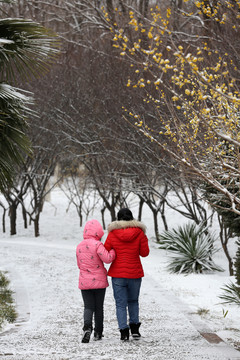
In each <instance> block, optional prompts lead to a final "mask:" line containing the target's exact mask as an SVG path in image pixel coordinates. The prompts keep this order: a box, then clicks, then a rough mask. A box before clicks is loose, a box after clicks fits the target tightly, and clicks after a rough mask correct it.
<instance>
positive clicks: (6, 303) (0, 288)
mask: <svg viewBox="0 0 240 360" xmlns="http://www.w3.org/2000/svg"><path fill="white" fill-rule="evenodd" d="M8 286H9V280H8V278H7V277H6V276H5V274H4V273H3V272H2V271H0V330H1V329H2V326H3V324H4V322H5V321H7V322H9V323H13V322H14V321H15V320H16V318H17V312H16V310H15V306H14V305H13V292H12V291H11V290H9V288H8Z"/></svg>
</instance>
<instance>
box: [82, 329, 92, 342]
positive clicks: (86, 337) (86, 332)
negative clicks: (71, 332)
mask: <svg viewBox="0 0 240 360" xmlns="http://www.w3.org/2000/svg"><path fill="white" fill-rule="evenodd" d="M91 333H92V329H91V327H88V326H84V328H83V337H82V343H89V341H90V337H91Z"/></svg>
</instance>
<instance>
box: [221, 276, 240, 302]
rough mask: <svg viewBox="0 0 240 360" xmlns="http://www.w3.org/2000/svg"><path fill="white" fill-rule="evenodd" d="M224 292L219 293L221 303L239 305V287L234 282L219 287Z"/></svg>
mask: <svg viewBox="0 0 240 360" xmlns="http://www.w3.org/2000/svg"><path fill="white" fill-rule="evenodd" d="M221 290H223V291H224V292H223V293H222V294H221V295H219V298H220V299H222V300H223V302H221V304H237V305H239V306H240V287H239V286H237V285H235V284H234V283H232V282H231V283H230V284H228V285H225V286H224V287H222V288H221Z"/></svg>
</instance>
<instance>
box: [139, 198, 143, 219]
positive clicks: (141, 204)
mask: <svg viewBox="0 0 240 360" xmlns="http://www.w3.org/2000/svg"><path fill="white" fill-rule="evenodd" d="M143 204H144V200H143V199H142V198H140V201H139V207H138V221H141V220H142V210H143Z"/></svg>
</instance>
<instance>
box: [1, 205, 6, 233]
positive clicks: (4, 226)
mask: <svg viewBox="0 0 240 360" xmlns="http://www.w3.org/2000/svg"><path fill="white" fill-rule="evenodd" d="M2 229H3V233H5V232H6V209H5V208H3V216H2Z"/></svg>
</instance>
